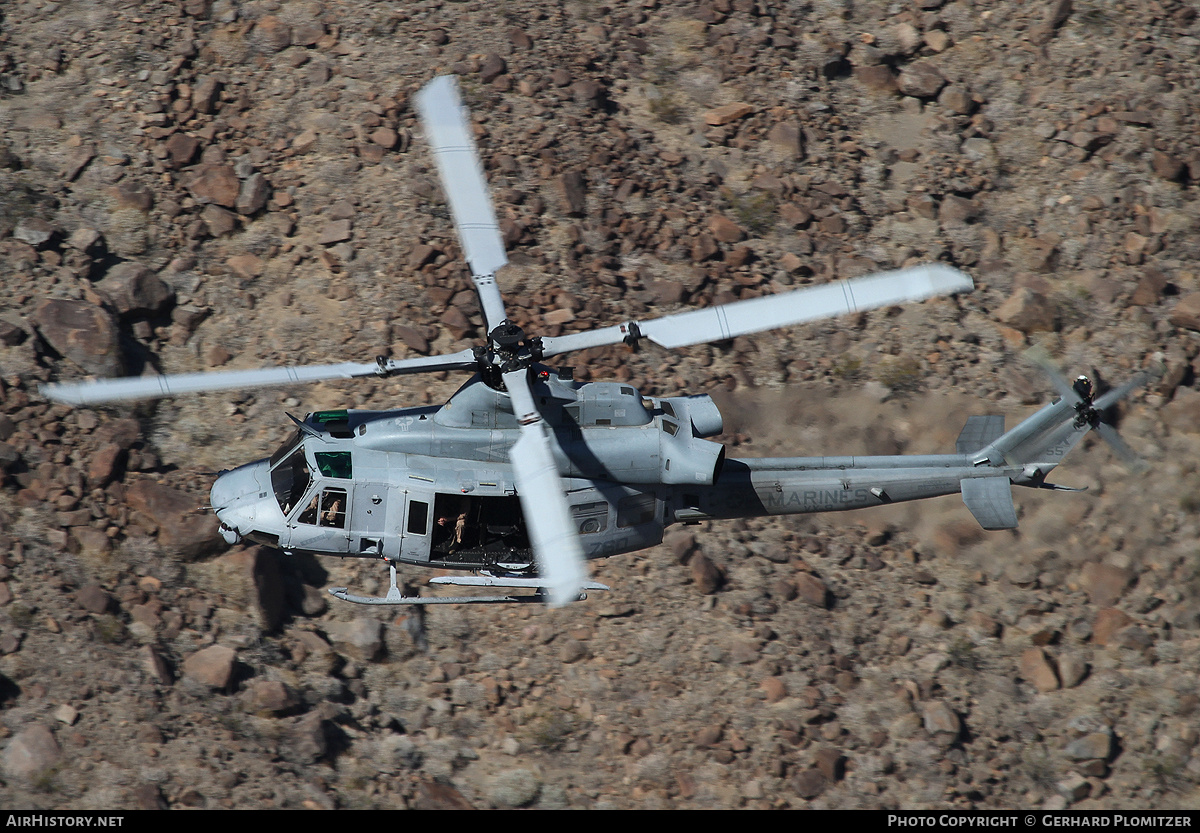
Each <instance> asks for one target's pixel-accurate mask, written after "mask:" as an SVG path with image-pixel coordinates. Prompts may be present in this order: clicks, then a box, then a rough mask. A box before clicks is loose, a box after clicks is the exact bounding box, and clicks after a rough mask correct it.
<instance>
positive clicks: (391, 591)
mask: <svg viewBox="0 0 1200 833" xmlns="http://www.w3.org/2000/svg"><path fill="white" fill-rule="evenodd" d="M388 567H389V569H390V570H391V576H392V585H391V587H389V588H388V594H387V595H386V596H356V595H354V594H353V593H350V592H348V589H347V588H345V587H330V588H329V593H330V595H332V596H334V597H335V598H338V599H341V600H342V601H344V602H353V603H354V604H360V605H453V604H530V603H536V604H545V603H546V602H547V601H548V599H549V595H548V594H547V593H546V591H545V589H544V588H543V587H542V585H541V581H540V579H536V578H521V577H517V576H494V575H490V574H483V575H478V576H441V577H438V578H433V579H430V581H429V583H430V584H438V585H444V584H450V585H458V586H461V587H513V588H528V589H532V590H534V591H536V592H534V593H532V594H529V595H525V596H405V595H404V594H403V593H401V592H400V587H399V586H398V585H397V584H396V565H394V564H389V565H388ZM583 589H584V590H608V589H609V588H608V586H607V585H604V584H600V583H599V582H595V581H589V582H586V583H585V584H584V586H583ZM586 598H587V593H580V594H579V595H578V596H577V597H576V599H575V601H579V602H581V601H583V600H584V599H586Z"/></svg>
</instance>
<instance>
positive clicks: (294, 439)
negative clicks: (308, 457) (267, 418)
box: [271, 428, 304, 468]
mask: <svg viewBox="0 0 1200 833" xmlns="http://www.w3.org/2000/svg"><path fill="white" fill-rule="evenodd" d="M303 436H304V435H303V434H301V433H300V429H299V428H297V429H296V430H295V431H293V432H292V436H290V437H288V440H287V442H285V443H284V444H283V445H281V446H279V448H277V449H276V450H275V453H274V454H272V455H271V468H275V464H276V463H278V462H279V461H280V460H282V459H283V458H284V457H286V456H288V455H289V454H291V453H292V452H293V451H295V450H296V446H298V445H300V440H301V439H302V438H303Z"/></svg>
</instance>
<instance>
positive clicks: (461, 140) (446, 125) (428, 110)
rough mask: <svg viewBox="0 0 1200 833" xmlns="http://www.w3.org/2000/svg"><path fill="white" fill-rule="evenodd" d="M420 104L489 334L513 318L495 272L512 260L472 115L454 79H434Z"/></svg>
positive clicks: (444, 77)
mask: <svg viewBox="0 0 1200 833" xmlns="http://www.w3.org/2000/svg"><path fill="white" fill-rule="evenodd" d="M416 104H417V112H418V113H420V115H421V123H422V124H423V125H424V126H425V138H426V140H427V141H428V142H429V144H430V146H431V147H432V148H433V158H434V159H435V160H437V166H438V173H439V174H440V175H441V178H442V190H444V191H445V192H446V200H447V201H448V202H449V203H450V213H451V214H453V215H454V225H455V227H456V228H457V229H458V239H459V242H461V243H462V248H463V255H464V256H465V257H466V259H467V263H468V264H470V267H471V280H472V281H474V283H475V291H476V292H478V293H479V303H480V304H481V305H482V307H483V318H484V321H485V322H486V324H487V330H488V332H489V333H490V332H491V331H492V330H493V329H494V328H495V327H496V326H497V325H498V324H500V323H501V322H502V321H504V320H505V319H506V318H507V317H508V316H507V315H506V314H505V312H504V300H503V299H502V298H501V297H500V290H499V289H498V288H497V287H496V279H495V274H496V270H497V269H499V268H500V267H501V266H503V265H504V264H506V263H508V256H507V255H506V254H505V252H504V240H503V239H502V238H501V236H500V226H499V225H497V223H496V212H495V210H494V209H493V208H492V197H491V195H490V194H489V193H488V186H487V181H486V180H485V179H484V176H483V166H482V165H481V164H480V162H479V153H478V152H477V151H476V149H475V139H474V136H473V135H472V132H471V124H470V114H469V113H468V112H467V109H466V108H465V107H463V104H462V99H461V97H460V96H459V93H458V80H457V79H456V78H455V77H454V76H453V75H442V76H440V77H438V78H435V79H433V80H432V81H430V82H429V83H428V84H426V85H425V86H424V88H422V90H421V91H420V92H419V93H417V96H416Z"/></svg>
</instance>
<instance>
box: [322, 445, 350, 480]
mask: <svg viewBox="0 0 1200 833" xmlns="http://www.w3.org/2000/svg"><path fill="white" fill-rule="evenodd" d="M313 457H314V458H316V461H317V470H318V471H320V472H321V474H323V475H325V476H326V477H336V478H338V479H339V480H349V479H351V478H352V477H353V476H354V474H353V467H352V465H351V463H350V452H349V451H318V452H317V453H316V454H314V455H313Z"/></svg>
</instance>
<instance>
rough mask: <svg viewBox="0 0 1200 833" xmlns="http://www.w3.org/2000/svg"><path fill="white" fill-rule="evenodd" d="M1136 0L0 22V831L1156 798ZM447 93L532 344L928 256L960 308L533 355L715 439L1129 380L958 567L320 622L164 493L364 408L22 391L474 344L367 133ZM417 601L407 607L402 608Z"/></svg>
mask: <svg viewBox="0 0 1200 833" xmlns="http://www.w3.org/2000/svg"><path fill="white" fill-rule="evenodd" d="M1196 11H1197V10H1196V7H1195V4H1193V3H1189V2H1181V1H1180V0H1094V1H1093V0H1075V2H1074V3H1072V2H1071V1H1070V0H1057V1H1056V2H1041V1H1040V0H1039V2H1033V0H1030V2H1023V3H1004V4H993V3H985V2H974V1H973V0H949V2H947V1H946V0H902V1H901V2H882V0H880V2H875V1H874V0H858V1H857V2H851V1H850V0H805V2H799V1H796V2H786V3H783V2H781V3H773V2H767V0H758V2H755V0H706V1H705V2H690V1H688V0H679V2H670V1H669V0H638V2H613V3H610V4H609V5H601V4H599V3H591V2H582V1H579V2H572V1H570V0H568V2H553V3H551V2H547V3H537V2H532V1H531V0H513V2H506V3H503V4H496V3H492V2H476V0H468V2H449V1H448V0H425V2H406V3H379V2H371V1H370V0H319V1H318V0H312V2H275V0H260V1H258V2H235V0H215V2H210V0H172V1H171V2H147V1H146V0H138V2H131V1H130V0H126V1H125V2H120V1H118V2H107V1H106V2H99V0H63V1H62V2H49V1H48V0H11V1H10V2H7V3H5V4H4V5H3V6H2V7H0V128H2V134H0V764H2V766H0V804H2V805H3V806H5V807H11V808H18V807H26V808H35V807H36V808H133V807H200V808H222V807H312V808H321V807H326V808H332V807H343V808H370V807H379V808H404V807H416V808H419V807H461V806H472V807H517V806H528V807H538V808H561V807H570V808H595V807H610V808H631V807H637V808H653V807H681V808H683V807H686V808H697V807H721V808H725V807H752V808H780V807H886V808H927V807H934V808H943V807H944V808H971V807H979V808H1006V807H1031V808H1032V807H1050V808H1053V807H1058V808H1062V807H1072V808H1079V809H1086V808H1116V807H1124V808H1165V807H1173V806H1178V807H1195V806H1197V803H1198V802H1200V786H1198V785H1200V746H1198V745H1197V741H1198V739H1200V735H1198V732H1197V728H1196V726H1197V709H1198V705H1200V702H1198V698H1197V690H1196V683H1197V672H1198V671H1200V552H1198V551H1197V543H1196V542H1197V538H1198V531H1200V524H1198V521H1197V511H1198V510H1200V472H1198V471H1197V464H1196V459H1197V448H1198V446H1200V390H1197V374H1196V369H1197V354H1198V352H1200V285H1198V272H1197V268H1198V266H1197V264H1198V262H1200V237H1198V236H1197V233H1196V232H1197V222H1198V218H1200V205H1198V200H1197V196H1198V187H1200V146H1198V145H1197V139H1196V137H1197V135H1200V134H1198V127H1200V125H1198V116H1197V114H1198V113H1200V85H1198V83H1197V82H1198V81H1200V68H1198V65H1197V64H1196V62H1195V56H1196V54H1197V52H1198V51H1200V23H1197V20H1196V17H1197V15H1196ZM442 73H455V74H457V75H459V76H460V80H461V83H462V86H463V89H464V95H465V97H466V99H467V101H468V103H469V105H470V107H471V108H472V111H473V114H474V119H475V124H476V129H477V134H478V141H479V145H480V148H481V152H482V154H483V157H484V160H485V166H486V168H487V174H488V177H489V180H490V181H491V183H492V186H493V188H494V195H495V201H496V203H497V206H498V209H499V212H500V214H501V217H502V221H501V222H502V225H503V229H504V235H505V238H506V242H507V244H508V247H509V255H510V258H511V260H512V264H511V265H510V266H509V267H507V269H506V270H505V272H504V273H503V274H502V275H501V279H500V282H501V285H502V288H503V290H504V292H505V295H506V298H507V299H508V302H509V304H510V311H511V312H512V313H513V315H514V317H515V318H516V319H517V320H518V323H521V324H523V325H524V326H526V327H527V328H528V329H530V330H532V331H535V332H538V333H541V334H557V333H561V332H569V331H574V330H579V329H586V328H590V327H592V326H595V325H607V324H611V323H615V322H618V321H621V320H625V319H627V318H629V317H631V316H646V315H658V314H664V313H666V312H670V311H674V310H677V309H681V308H683V307H686V306H696V305H707V304H713V303H724V302H728V301H732V300H735V299H738V298H749V297H754V296H756V295H760V294H764V293H769V292H777V291H782V290H785V289H787V288H789V287H792V286H797V285H802V284H810V283H821V282H825V281H829V280H834V279H840V278H847V277H853V276H855V275H858V274H863V273H866V272H869V271H873V270H878V269H882V268H891V267H895V266H898V265H902V264H905V263H910V262H919V261H926V260H940V261H944V262H947V263H951V264H954V265H956V266H958V267H959V268H962V269H964V270H966V271H967V272H969V273H970V274H971V275H972V276H973V277H974V278H975V280H976V283H977V289H976V291H975V292H974V293H973V294H971V295H968V296H964V297H960V298H956V299H941V300H936V301H932V302H929V303H926V304H921V305H914V306H911V307H907V308H904V309H902V310H886V311H878V312H873V313H870V314H865V315H861V316H859V317H857V318H856V319H854V320H848V321H836V322H830V323H827V324H821V325H813V326H808V327H801V328H796V329H794V330H791V331H787V332H780V333H771V334H766V335H764V336H759V337H755V338H739V339H736V340H735V341H734V342H733V343H732V344H720V345H713V346H705V347H697V348H690V349H687V350H681V351H679V352H677V353H673V354H666V353H664V352H663V351H660V350H656V349H653V348H651V349H647V350H645V351H643V352H642V353H640V354H638V355H635V356H630V355H628V354H624V353H622V352H620V351H596V352H595V355H590V354H584V355H582V356H578V357H576V365H577V368H578V369H577V374H578V375H579V376H581V377H583V378H600V379H620V380H628V381H629V382H631V383H632V384H635V385H636V386H638V387H639V388H640V389H641V390H642V391H643V392H645V393H648V394H660V393H672V394H673V393H680V392H683V393H695V392H711V393H712V394H713V395H714V397H716V398H717V399H718V400H719V402H720V403H721V404H722V406H723V407H724V409H725V413H726V418H727V419H726V422H727V431H726V434H725V436H724V440H725V441H726V442H727V444H728V446H729V449H730V453H731V454H732V455H734V456H754V455H766V454H814V453H856V452H871V453H900V452H910V453H919V452H943V451H948V450H951V449H952V448H953V445H954V439H955V436H956V435H957V433H958V430H959V428H960V427H961V425H962V421H963V419H964V418H965V417H966V416H967V415H969V414H971V413H986V412H993V413H1004V414H1005V415H1006V416H1007V417H1008V418H1009V420H1010V423H1009V424H1012V423H1013V421H1015V420H1016V419H1019V418H1020V417H1022V416H1024V415H1026V414H1028V413H1030V412H1031V411H1032V409H1033V408H1034V406H1035V405H1037V404H1038V403H1040V402H1042V401H1045V400H1046V399H1047V398H1048V396H1049V394H1050V389H1049V386H1048V384H1047V383H1046V381H1045V379H1044V378H1042V377H1041V376H1040V375H1039V372H1038V371H1037V370H1036V369H1033V368H1031V366H1030V365H1029V364H1028V363H1027V362H1025V361H1024V360H1023V359H1022V354H1023V353H1024V352H1025V351H1026V350H1027V349H1028V347H1030V346H1031V345H1034V344H1040V345H1042V346H1044V347H1045V348H1046V349H1047V350H1048V351H1049V352H1050V354H1051V355H1053V356H1054V357H1055V359H1056V361H1058V362H1059V364H1060V365H1061V366H1063V367H1064V368H1066V369H1067V371H1068V372H1071V373H1077V372H1088V373H1092V374H1093V375H1094V376H1096V377H1098V378H1099V379H1101V380H1103V381H1105V382H1114V383H1115V382H1119V381H1121V380H1123V379H1124V378H1126V377H1128V376H1129V375H1131V374H1132V373H1133V372H1135V371H1136V370H1137V369H1141V368H1151V369H1154V370H1156V371H1159V372H1160V373H1161V375H1160V376H1159V378H1158V379H1156V381H1155V382H1154V383H1153V384H1151V385H1150V386H1148V387H1147V388H1145V389H1143V390H1141V391H1139V392H1137V393H1136V394H1134V395H1133V396H1132V397H1131V398H1130V399H1129V400H1128V401H1127V403H1126V404H1125V406H1123V408H1122V412H1121V414H1120V416H1121V420H1120V428H1121V431H1122V434H1123V436H1124V437H1125V438H1126V440H1127V442H1128V443H1129V444H1130V445H1131V446H1132V447H1133V448H1134V449H1135V450H1136V451H1137V452H1138V454H1140V455H1141V456H1142V457H1143V458H1144V459H1146V460H1147V461H1148V462H1149V464H1150V468H1149V472H1148V473H1145V474H1141V475H1135V474H1131V473H1130V472H1129V471H1128V470H1127V469H1126V468H1124V467H1123V466H1121V465H1120V464H1119V462H1118V461H1117V460H1116V458H1115V457H1114V456H1113V455H1112V454H1111V452H1110V451H1109V450H1108V449H1107V448H1106V447H1105V446H1103V445H1101V444H1099V443H1094V442H1092V441H1090V440H1089V441H1087V442H1085V444H1084V446H1083V447H1082V448H1081V449H1080V450H1079V451H1076V452H1075V453H1074V454H1073V455H1072V457H1071V458H1069V459H1068V461H1067V463H1066V465H1064V466H1063V468H1062V469H1061V470H1060V472H1059V473H1058V477H1057V479H1058V480H1059V481H1061V482H1064V483H1066V484H1069V485H1084V486H1088V487H1089V491H1088V492H1087V493H1085V494H1082V495H1079V494H1066V493H1040V492H1039V493H1030V492H1024V491H1022V492H1021V493H1019V494H1018V495H1017V502H1018V508H1019V512H1020V514H1021V518H1022V524H1021V528H1020V529H1019V530H1017V531H1015V532H1003V533H984V532H982V531H981V530H980V529H979V528H978V525H977V524H976V523H975V521H974V520H973V519H972V518H971V517H970V515H969V513H968V512H967V511H966V510H965V508H964V507H963V506H962V505H961V502H960V501H958V499H957V498H945V499H942V500H938V501H932V502H927V503H923V504H913V505H905V506H899V507H891V508H889V509H887V510H886V511H881V512H874V513H858V514H845V515H824V516H813V517H800V518H790V519H784V520H779V521H751V522H746V523H737V524H728V523H726V524H713V525H711V526H700V527H690V528H686V529H684V530H683V531H675V532H673V533H672V534H671V535H670V536H669V537H668V539H667V541H666V543H664V544H663V545H662V546H660V547H656V548H654V549H652V550H648V551H645V552H643V553H639V554H635V555H626V556H619V557H615V558H612V559H609V560H608V561H606V562H602V563H599V564H598V565H596V570H595V574H596V576H597V577H598V578H599V579H600V580H601V581H604V582H607V583H609V584H610V585H611V586H612V587H613V590H612V592H610V593H605V594H593V598H592V599H590V600H589V601H588V602H586V603H584V604H577V605H572V606H570V607H568V608H566V609H562V610H544V609H540V608H532V607H525V606H521V607H519V608H517V609H514V608H489V607H474V608H454V609H451V608H436V609H431V610H430V611H429V612H428V614H427V615H425V616H424V617H423V618H422V617H419V616H407V615H406V614H403V613H401V614H400V615H399V616H393V615H392V613H391V612H388V611H379V610H364V609H362V608H354V607H352V606H350V605H345V604H340V603H337V602H333V601H332V600H329V601H327V599H328V597H327V596H326V595H325V593H324V588H326V587H327V586H330V585H336V584H344V585H349V586H350V587H352V588H356V589H358V590H359V591H360V592H371V591H375V590H378V589H380V587H381V582H382V581H383V579H384V578H385V576H384V570H383V569H382V568H381V567H379V566H378V565H376V564H374V563H342V562H334V561H332V560H325V561H319V560H317V559H300V558H297V559H291V560H286V559H283V558H282V557H280V556H279V555H278V554H277V553H273V552H270V551H264V550H261V549H256V548H250V549H247V548H242V547H236V548H233V549H230V548H227V547H225V546H224V545H223V544H222V543H221V542H220V539H219V538H217V537H216V535H215V523H214V521H213V519H212V516H211V515H204V514H200V513H198V512H196V511H195V509H196V507H199V506H202V505H203V504H204V503H205V499H206V494H207V488H208V486H209V485H210V483H211V479H212V473H213V472H214V471H216V470H218V469H221V468H226V467H230V466H232V465H235V464H238V463H241V462H244V461H247V460H250V459H254V458H257V457H261V456H264V455H265V454H267V453H269V451H270V450H272V449H273V447H274V446H275V445H276V444H278V443H279V442H280V441H281V440H282V439H283V437H284V436H285V435H286V434H287V432H288V427H289V423H288V421H287V420H286V417H285V416H284V413H283V412H284V411H288V410H290V411H293V412H295V413H298V414H303V413H304V412H306V411H311V410H317V409H320V408H325V407H333V406H358V407H375V408H386V407H389V406H393V405H397V404H413V403H418V402H438V401H440V400H442V399H444V398H445V397H446V396H447V395H448V394H449V393H450V392H451V391H452V390H453V389H454V388H455V387H456V386H457V384H459V383H460V382H461V381H462V380H461V379H458V378H453V377H450V378H406V379H402V380H399V381H386V382H371V383H363V384H355V385H351V384H325V385H319V386H316V387H313V388H306V389H278V390H269V391H262V392H249V393H236V394H229V395H206V396H198V397H194V398H189V399H180V400H174V401H164V402H158V403H150V404H144V405H138V406H129V407H120V408H118V407H107V408H98V409H81V410H72V409H69V408H65V407H59V406H51V405H50V404H48V403H47V402H46V401H45V400H44V399H43V398H42V397H41V396H39V394H38V388H37V385H38V383H39V382H43V381H48V380H53V379H67V378H78V377H81V376H84V375H89V374H90V375H98V376H109V375H118V374H121V373H133V374H137V373H141V372H143V371H145V370H148V369H157V370H160V371H163V372H187V371H196V370H204V369H210V368H218V367H221V368H239V367H254V366H259V365H262V364H280V363H287V364H292V363H300V362H328V361H341V360H353V361H369V360H371V358H373V357H374V356H376V355H378V354H380V353H388V354H390V355H393V356H397V357H403V356H407V355H418V354H422V353H434V352H449V351H452V350H458V349H462V348H463V347H466V346H469V345H472V344H475V343H477V339H478V338H479V337H480V335H481V332H480V329H481V319H480V316H479V313H478V309H477V304H476V301H475V299H474V295H473V293H472V291H471V289H470V284H469V281H468V280H467V276H466V273H465V271H464V269H463V266H462V261H461V258H460V256H459V252H458V247H457V244H456V243H455V240H454V235H453V228H452V226H451V223H450V222H449V218H448V213H447V211H446V208H445V205H444V202H443V200H442V197H441V194H440V191H439V189H438V186H437V181H436V173H435V171H434V168H433V164H432V160H431V158H430V156H429V154H428V153H427V150H426V148H425V146H424V144H423V142H422V139H421V129H420V126H419V124H418V122H417V119H416V117H415V114H414V111H413V108H412V106H411V101H412V97H413V95H414V93H415V92H416V91H417V90H418V89H419V88H420V87H421V86H422V85H423V84H424V83H426V82H427V81H428V80H429V79H430V78H432V77H433V76H434V75H437V74H442ZM422 578H423V577H422V576H421V575H419V574H416V573H415V572H414V573H413V574H412V575H408V576H407V579H408V580H409V581H411V582H414V583H416V582H420V581H421V580H422Z"/></svg>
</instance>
